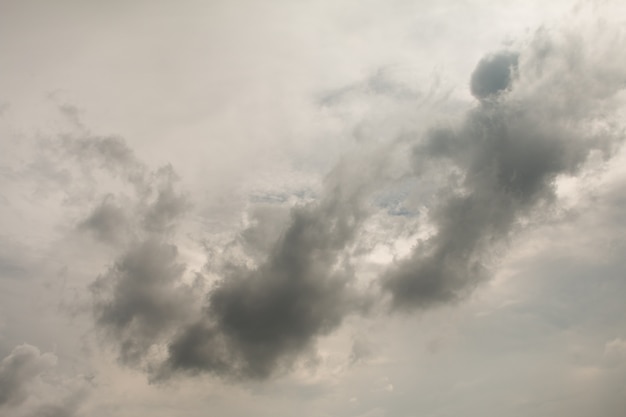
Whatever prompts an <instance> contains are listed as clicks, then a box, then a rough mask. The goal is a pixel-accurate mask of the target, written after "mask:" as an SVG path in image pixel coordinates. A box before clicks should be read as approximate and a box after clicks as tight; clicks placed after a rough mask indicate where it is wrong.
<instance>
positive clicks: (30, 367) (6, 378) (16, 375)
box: [0, 344, 57, 407]
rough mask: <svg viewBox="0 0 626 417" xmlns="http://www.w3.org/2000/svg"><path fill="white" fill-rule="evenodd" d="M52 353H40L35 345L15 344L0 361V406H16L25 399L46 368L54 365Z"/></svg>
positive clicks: (54, 358) (55, 359) (54, 360)
mask: <svg viewBox="0 0 626 417" xmlns="http://www.w3.org/2000/svg"><path fill="white" fill-rule="evenodd" d="M56 361H57V358H56V356H55V355H53V354H52V353H43V354H42V353H41V352H40V351H39V349H37V348H36V347H35V346H32V345H27V344H23V345H20V346H17V347H15V348H14V349H13V351H12V352H11V353H10V354H9V355H8V356H7V357H5V358H4V359H2V362H0V407H16V406H18V405H20V404H22V403H23V402H24V401H26V400H27V399H28V397H29V395H30V390H29V388H30V387H31V386H32V385H33V383H34V382H35V380H36V379H37V378H38V377H39V376H40V375H41V374H42V373H43V372H45V371H46V370H48V369H50V368H52V367H53V366H55V365H56Z"/></svg>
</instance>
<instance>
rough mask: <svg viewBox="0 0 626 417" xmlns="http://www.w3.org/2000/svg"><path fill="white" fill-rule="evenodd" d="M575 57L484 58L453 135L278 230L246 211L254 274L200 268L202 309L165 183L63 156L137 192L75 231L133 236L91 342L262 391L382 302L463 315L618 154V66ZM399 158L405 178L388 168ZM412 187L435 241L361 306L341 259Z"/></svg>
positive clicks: (113, 274)
mask: <svg viewBox="0 0 626 417" xmlns="http://www.w3.org/2000/svg"><path fill="white" fill-rule="evenodd" d="M580 46H581V44H580V40H579V39H578V38H575V37H571V36H562V37H560V38H559V37H558V36H553V34H547V33H545V32H541V31H540V32H538V33H537V34H536V35H535V37H534V38H533V39H532V40H531V41H530V42H529V43H528V44H527V45H526V46H525V47H521V48H520V51H519V52H510V51H504V52H499V53H496V54H490V55H488V56H487V57H485V58H484V59H483V60H481V61H480V62H479V63H478V66H477V68H476V70H475V71H474V73H473V74H472V77H471V81H470V89H471V91H472V93H473V94H474V95H475V97H476V98H477V99H478V102H477V103H476V104H475V106H474V107H473V108H471V109H470V110H469V111H468V112H467V114H466V115H465V117H463V118H462V120H460V121H459V122H458V123H457V124H452V125H448V126H436V125H431V126H434V127H431V128H430V129H425V130H424V131H425V132H426V133H424V134H423V135H422V134H415V135H406V137H405V136H403V137H402V138H400V139H398V140H395V141H391V143H387V144H386V145H383V146H380V145H375V144H370V145H369V146H372V147H376V148H375V149H374V150H373V151H372V149H371V148H368V149H367V150H363V151H359V152H355V153H354V154H353V155H349V156H347V157H345V158H344V159H343V160H341V161H340V162H339V163H338V164H337V166H336V167H335V169H333V170H332V171H331V172H330V173H329V174H328V176H327V177H326V181H325V183H324V186H323V188H322V190H321V192H320V194H319V197H318V198H317V199H316V200H315V201H309V202H306V203H303V204H300V205H296V206H294V207H293V208H291V211H290V212H289V215H287V216H285V215H284V213H279V211H276V212H274V211H272V210H268V211H263V210H257V211H255V210H252V213H251V218H252V220H253V222H254V223H255V224H253V225H252V226H251V227H248V228H247V229H246V230H244V231H243V232H242V233H241V234H240V235H239V236H238V237H237V238H236V239H235V240H234V243H233V245H240V246H241V247H242V250H243V252H245V253H246V254H247V255H250V259H249V258H246V259H241V258H237V257H234V258H233V259H228V260H227V261H223V260H217V261H216V262H214V261H215V260H214V259H209V263H210V264H212V265H216V266H215V267H213V268H212V269H211V273H214V274H215V275H216V279H215V281H214V282H213V283H212V286H211V288H210V290H209V291H208V293H207V292H205V291H204V290H202V289H198V288H194V287H193V285H188V284H186V283H185V280H184V272H185V270H186V266H185V265H184V262H183V261H182V260H181V259H180V257H179V255H178V248H177V246H176V245H175V244H173V242H174V239H173V237H174V235H175V232H176V227H177V225H178V223H179V222H180V221H181V219H182V218H183V217H184V215H185V213H186V211H187V209H188V207H189V204H188V202H187V200H186V198H185V196H184V195H183V194H181V193H179V192H177V191H176V189H175V186H174V184H175V181H176V175H175V173H174V171H173V168H171V167H169V166H166V167H164V168H162V169H160V170H157V171H153V172H151V171H149V170H148V169H147V168H146V167H145V165H144V164H143V163H141V162H140V161H139V160H137V158H136V157H135V156H134V153H133V152H132V151H131V150H130V149H129V148H128V147H127V146H126V145H125V144H124V143H123V141H121V140H120V139H113V138H92V139H91V140H92V141H93V143H88V142H84V141H83V140H78V141H76V142H71V144H70V145H71V146H70V147H69V149H71V150H72V152H74V154H75V155H79V156H80V157H81V158H92V159H93V160H96V161H100V166H101V167H102V168H104V169H106V170H108V171H109V172H110V173H112V174H113V175H115V176H118V177H119V178H122V179H124V180H125V181H127V182H128V183H129V184H131V185H132V186H134V188H135V195H134V197H133V198H134V200H133V203H132V204H130V208H129V209H128V210H127V212H128V215H127V216H126V217H123V216H121V215H120V213H119V212H118V211H117V210H118V207H117V206H114V205H113V203H112V202H110V201H108V200H106V199H105V200H103V201H102V202H101V203H100V205H99V206H97V207H96V208H95V209H94V211H93V212H92V213H91V214H90V215H89V216H87V219H86V220H85V221H83V223H82V225H84V227H89V228H91V229H92V231H94V233H95V234H96V235H98V236H100V238H101V239H103V240H109V241H111V240H112V238H109V237H107V236H106V234H105V233H104V230H103V229H106V231H107V232H113V229H114V227H109V226H107V224H108V223H107V222H108V220H109V219H111V218H115V217H116V216H118V217H117V218H118V219H119V221H127V222H128V223H127V224H128V227H127V228H128V229H130V230H131V231H132V233H131V237H130V238H128V239H127V240H126V243H125V245H123V247H122V250H121V251H120V253H119V256H118V257H117V260H116V261H115V263H114V265H113V266H112V267H110V268H109V269H108V270H107V271H106V272H104V273H103V274H101V275H100V276H99V277H98V278H97V279H96V281H95V282H94V283H93V284H92V285H91V287H90V288H91V291H92V294H93V312H94V317H95V322H96V325H97V327H98V328H99V329H100V330H102V331H103V334H105V335H106V338H107V340H109V341H110V342H112V344H113V345H114V346H115V347H116V350H117V352H118V355H119V356H118V357H119V360H120V361H121V363H123V364H126V365H130V366H138V367H141V368H143V369H145V370H147V371H148V372H149V373H150V376H151V378H152V379H153V380H163V379H166V378H169V377H171V376H173V375H176V374H178V373H185V374H198V373H203V372H207V373H212V374H214V375H219V376H222V377H225V378H232V379H246V378H252V379H263V378H269V377H271V376H273V375H276V374H278V373H280V372H282V371H285V370H288V369H290V367H291V366H292V365H293V364H294V362H295V361H296V360H297V359H299V358H301V357H302V356H304V355H306V354H308V353H311V352H312V351H313V349H314V348H315V343H316V341H317V340H318V338H319V337H321V336H324V335H327V334H329V333H331V332H332V331H334V330H336V329H337V328H338V327H339V326H340V325H341V324H342V322H343V321H344V319H345V318H346V317H347V316H348V315H350V314H364V312H366V311H368V307H369V306H371V302H372V300H373V298H374V297H377V298H378V301H377V302H378V303H382V301H381V300H382V299H383V298H384V297H385V296H389V298H390V302H391V308H392V310H403V311H408V310H414V309H426V308H431V307H435V306H437V305H441V304H446V303H453V302H457V301H459V300H461V299H463V298H464V297H466V296H467V295H468V294H470V293H471V292H472V291H473V290H474V289H475V288H476V287H477V286H478V285H480V284H481V283H483V282H485V281H486V280H488V279H489V278H490V276H491V271H492V269H493V268H494V267H496V266H497V262H498V261H497V259H498V256H499V255H500V254H501V253H502V251H503V250H504V248H505V246H506V244H507V241H508V239H509V237H510V236H512V235H513V233H514V232H515V231H516V230H518V229H520V228H521V227H523V225H524V224H525V223H530V222H532V221H534V219H535V218H537V217H540V215H541V213H545V212H547V211H549V210H551V209H552V208H554V207H555V203H556V199H557V196H556V193H555V181H556V180H557V179H558V178H559V177H561V176H572V175H577V174H578V173H579V172H580V171H581V169H583V167H584V164H585V162H586V161H587V160H588V158H589V156H590V155H591V154H594V153H595V154H598V155H601V156H604V157H607V158H608V157H609V156H610V155H611V152H612V150H613V148H614V147H615V146H617V144H619V143H620V139H621V137H620V135H619V131H618V130H617V129H615V128H614V127H613V126H612V125H611V123H610V121H611V120H609V119H610V118H611V117H613V115H614V113H615V111H614V109H613V108H612V106H613V99H614V97H615V95H616V93H618V92H619V91H620V90H621V89H623V87H624V80H626V71H624V70H625V69H626V66H624V67H615V66H614V65H613V66H611V68H610V69H607V70H606V71H604V72H603V71H601V70H597V69H596V70H595V71H589V67H590V66H595V67H598V68H602V67H603V65H604V64H605V63H606V62H610V59H609V58H610V55H611V53H612V52H613V49H610V50H609V49H607V50H606V51H605V54H604V55H603V54H599V53H597V51H592V50H591V49H584V48H583V50H584V51H587V53H589V54H590V55H589V56H584V57H580V58H576V59H572V54H574V56H576V54H578V53H579V52H576V51H578V50H579V49H580ZM591 51H592V52H591ZM595 67H594V68H595ZM565 69H566V70H567V74H566V75H564V74H563V71H564V70H565ZM607 71H608V72H607ZM620 71H621V73H620ZM605 73H609V74H610V75H611V76H610V77H602V76H601V75H602V74H605ZM581 85H582V86H588V87H589V88H588V89H586V90H581V89H580V86H581ZM363 146H364V147H365V146H368V145H366V144H363ZM403 146H408V148H409V149H410V152H409V155H408V157H409V159H410V163H409V164H408V165H409V166H408V167H407V168H406V169H405V167H403V166H401V165H402V164H399V165H398V166H396V165H395V164H396V162H397V161H395V159H394V158H396V157H397V155H396V154H395V153H396V152H397V150H398V149H400V148H401V147H403ZM392 172H393V173H394V174H392ZM407 178H408V179H410V180H411V181H413V182H410V183H411V184H413V183H415V182H419V181H423V183H424V184H427V187H425V188H429V187H431V188H434V187H433V184H434V185H438V186H439V189H436V190H434V191H432V192H430V191H428V192H423V190H417V191H416V192H417V193H418V194H420V192H421V195H423V196H424V201H423V202H422V203H423V207H422V208H424V210H423V211H425V212H426V213H427V222H428V223H429V224H428V225H427V226H428V228H427V229H430V230H432V232H431V233H430V234H429V235H428V236H426V237H422V238H420V239H419V240H417V242H416V244H415V246H414V248H413V249H412V250H411V251H410V253H409V254H408V256H405V257H404V258H400V259H398V260H396V261H394V262H392V264H391V265H389V267H388V268H387V270H386V271H385V272H384V273H383V274H382V275H381V276H380V277H379V278H378V281H377V282H378V284H379V288H378V289H380V290H382V294H381V293H377V292H376V290H373V289H372V288H368V290H370V291H371V293H368V294H364V293H363V292H362V290H359V289H357V288H358V285H357V281H358V279H357V277H356V275H355V268H354V265H353V264H352V258H351V255H352V254H351V253H350V251H351V249H353V248H354V247H355V246H358V244H359V240H360V239H361V238H362V236H361V235H360V234H359V233H360V231H361V229H362V227H363V225H364V224H365V223H366V222H368V221H370V220H371V219H372V216H371V214H372V212H373V211H375V210H377V209H381V208H380V207H375V203H373V202H372V196H373V195H376V193H380V191H381V190H384V189H389V185H390V184H394V183H395V184H397V183H399V182H402V181H405V180H407ZM441 178H444V179H445V180H444V181H443V182H442V181H441ZM415 180H417V181H415ZM429 190H430V188H429ZM266 203H267V202H264V203H263V204H266ZM382 209H383V210H387V209H385V208H384V207H383V208H382ZM420 210H421V209H420ZM410 215H411V212H410V211H408V210H407V216H410ZM124 218H126V220H123V219H124ZM285 218H286V219H287V221H286V223H285V224H280V222H281V221H282V220H283V219H285ZM113 221H114V222H115V221H116V220H113ZM397 221H399V222H401V221H404V220H402V219H397ZM407 221H409V220H407ZM410 221H415V219H410ZM109 229H111V230H109ZM113 234H116V233H113ZM369 246H370V247H372V248H373V247H375V245H369ZM212 253H213V254H219V251H212ZM215 256H219V255H215ZM207 269H210V268H209V267H208V266H207ZM200 305H201V307H199V306H200ZM356 355H357V354H356V353H355V357H356ZM355 360H358V358H355Z"/></svg>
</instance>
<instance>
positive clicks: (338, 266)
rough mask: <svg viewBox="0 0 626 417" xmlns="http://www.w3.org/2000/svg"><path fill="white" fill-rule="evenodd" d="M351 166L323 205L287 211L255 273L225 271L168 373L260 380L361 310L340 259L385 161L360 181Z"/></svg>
mask: <svg viewBox="0 0 626 417" xmlns="http://www.w3.org/2000/svg"><path fill="white" fill-rule="evenodd" d="M350 162H352V163H354V161H344V163H343V164H340V165H339V166H338V167H337V168H336V169H335V170H334V171H333V172H332V173H331V174H330V175H329V177H328V179H327V181H328V183H327V184H326V189H325V195H323V196H322V198H321V200H320V201H318V202H314V203H309V204H306V205H303V206H299V207H295V208H294V209H293V210H292V211H291V216H290V219H289V221H290V223H289V224H288V226H287V227H286V230H285V231H284V232H283V234H282V235H281V236H280V237H279V239H278V240H277V241H276V242H275V244H274V245H273V246H271V247H270V248H269V251H268V254H267V258H266V259H265V260H263V261H262V263H261V264H260V265H257V266H255V267H253V268H248V267H246V266H245V265H228V266H227V267H226V268H225V269H224V270H223V271H222V273H223V278H222V279H221V280H220V281H219V282H217V283H216V285H215V286H214V287H213V288H212V290H211V291H210V293H209V295H208V297H207V301H206V306H205V309H204V312H203V315H202V317H201V318H200V319H199V320H198V321H197V322H194V323H192V324H191V325H190V326H189V327H187V328H185V329H183V331H182V332H181V333H180V334H179V335H178V336H177V337H176V338H175V339H174V340H173V341H172V343H171V344H170V345H169V354H170V357H169V359H168V361H167V366H168V368H169V370H176V369H182V370H187V371H191V372H198V371H209V372H216V373H218V374H226V375H228V376H235V377H253V378H265V377H268V376H270V375H271V374H272V373H273V372H274V371H276V370H278V369H284V367H285V366H288V365H290V364H291V363H292V362H293V360H294V359H295V358H296V357H297V356H298V355H299V354H301V353H302V352H304V351H306V350H307V349H308V348H310V347H312V343H313V342H314V341H315V339H316V337H318V336H321V335H324V334H327V333H329V332H330V331H332V330H334V329H336V328H337V327H338V326H339V324H341V322H342V320H343V318H344V317H345V316H346V315H347V314H349V313H351V312H355V311H357V310H362V309H363V308H365V304H364V299H360V297H359V296H358V294H356V293H355V289H354V286H353V284H354V276H353V272H352V270H351V268H350V265H349V264H348V263H347V262H346V260H345V259H344V258H343V256H344V250H345V249H346V248H347V245H349V244H350V243H351V242H352V241H353V239H354V238H355V234H356V232H357V230H358V228H359V226H360V225H361V223H362V221H363V220H364V219H365V217H366V212H365V208H364V207H363V204H364V203H363V199H364V197H366V196H367V190H369V189H371V187H372V186H374V185H375V184H377V183H378V182H379V181H380V177H381V174H382V172H383V166H384V163H385V162H386V161H385V160H384V159H379V160H378V161H376V160H372V161H370V162H372V164H371V165H370V166H367V167H362V168H363V169H362V170H359V171H358V174H359V177H356V174H357V172H356V171H355V167H354V166H351V165H350ZM346 165H347V166H346ZM357 166H358V167H361V165H359V164H357Z"/></svg>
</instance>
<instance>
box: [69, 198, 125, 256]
mask: <svg viewBox="0 0 626 417" xmlns="http://www.w3.org/2000/svg"><path fill="white" fill-rule="evenodd" d="M113 200H114V199H113V197H112V196H111V195H107V196H106V197H105V198H104V200H103V201H102V203H100V205H99V206H97V207H96V208H95V209H94V210H93V212H92V213H91V214H90V215H89V216H88V217H87V218H86V219H85V220H83V221H82V222H81V223H80V225H79V227H80V228H81V229H84V230H89V231H90V232H92V233H93V234H94V236H95V237H96V238H97V239H98V240H101V241H103V242H106V243H110V244H115V243H119V242H122V241H123V240H124V237H125V235H126V234H127V233H128V215H127V213H126V212H125V210H124V209H123V208H122V207H120V206H119V205H117V204H115V202H114V201H113Z"/></svg>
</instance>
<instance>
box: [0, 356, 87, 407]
mask: <svg viewBox="0 0 626 417" xmlns="http://www.w3.org/2000/svg"><path fill="white" fill-rule="evenodd" d="M56 365H57V357H56V355H54V354H53V353H49V352H46V353H41V351H40V350H39V349H38V348H37V347H35V346H32V345H29V344H22V345H19V346H16V347H15V348H14V349H13V351H12V352H11V353H10V354H9V355H7V356H6V357H5V358H4V359H2V361H1V362H0V414H2V415H3V416H7V417H8V416H11V417H13V416H19V417H30V416H33V417H35V416H37V417H41V416H43V417H73V416H76V415H78V412H79V411H80V408H81V406H82V405H83V402H84V400H85V398H86V397H87V394H88V389H87V385H86V384H85V379H84V378H83V377H82V376H80V375H79V376H77V377H75V378H70V379H68V378H63V377H60V376H59V375H58V374H56V372H54V369H53V368H55V367H56Z"/></svg>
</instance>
